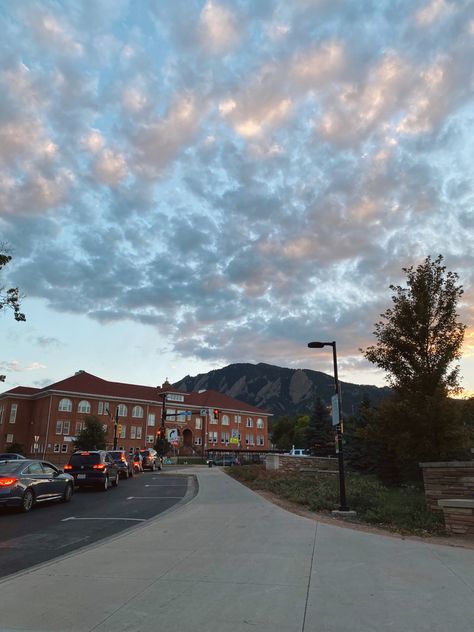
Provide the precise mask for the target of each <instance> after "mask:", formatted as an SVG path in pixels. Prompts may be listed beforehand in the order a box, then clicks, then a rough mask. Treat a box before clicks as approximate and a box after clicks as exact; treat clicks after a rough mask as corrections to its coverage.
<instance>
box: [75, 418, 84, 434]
mask: <svg viewBox="0 0 474 632" xmlns="http://www.w3.org/2000/svg"><path fill="white" fill-rule="evenodd" d="M83 428H84V423H83V422H82V421H77V422H76V436H77V435H79V434H81V432H82V429H83Z"/></svg>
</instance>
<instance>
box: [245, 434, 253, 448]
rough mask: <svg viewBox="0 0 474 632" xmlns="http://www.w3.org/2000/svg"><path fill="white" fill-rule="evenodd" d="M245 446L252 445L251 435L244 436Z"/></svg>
mask: <svg viewBox="0 0 474 632" xmlns="http://www.w3.org/2000/svg"><path fill="white" fill-rule="evenodd" d="M245 445H253V435H251V434H247V435H245Z"/></svg>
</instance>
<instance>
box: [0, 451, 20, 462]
mask: <svg viewBox="0 0 474 632" xmlns="http://www.w3.org/2000/svg"><path fill="white" fill-rule="evenodd" d="M20 460H23V461H24V460H26V456H23V454H15V453H14V452H3V453H2V454H0V461H20Z"/></svg>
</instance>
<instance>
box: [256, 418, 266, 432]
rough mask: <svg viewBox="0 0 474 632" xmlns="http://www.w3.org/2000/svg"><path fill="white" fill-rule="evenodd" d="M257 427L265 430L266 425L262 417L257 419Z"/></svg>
mask: <svg viewBox="0 0 474 632" xmlns="http://www.w3.org/2000/svg"><path fill="white" fill-rule="evenodd" d="M256 427H257V428H260V429H262V428H264V427H265V424H264V422H263V419H262V418H261V417H259V418H258V419H257V425H256Z"/></svg>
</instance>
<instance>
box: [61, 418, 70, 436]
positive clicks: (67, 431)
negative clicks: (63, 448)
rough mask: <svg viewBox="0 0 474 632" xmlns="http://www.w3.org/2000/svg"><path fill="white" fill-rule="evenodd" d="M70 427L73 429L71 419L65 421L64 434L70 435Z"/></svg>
mask: <svg viewBox="0 0 474 632" xmlns="http://www.w3.org/2000/svg"><path fill="white" fill-rule="evenodd" d="M70 429H71V422H70V421H65V422H64V423H63V434H65V435H68V434H69V431H70Z"/></svg>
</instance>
